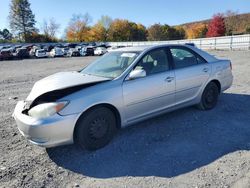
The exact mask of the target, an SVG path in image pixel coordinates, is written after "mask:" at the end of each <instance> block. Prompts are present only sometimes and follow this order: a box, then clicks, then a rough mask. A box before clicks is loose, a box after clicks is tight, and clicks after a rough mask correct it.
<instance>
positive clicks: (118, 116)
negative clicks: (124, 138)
mask: <svg viewBox="0 0 250 188" xmlns="http://www.w3.org/2000/svg"><path fill="white" fill-rule="evenodd" d="M97 107H106V108H108V109H110V110H111V111H112V112H113V113H114V115H115V118H116V127H117V129H120V128H121V115H120V112H119V111H118V110H117V108H116V107H115V106H113V105H112V104H109V103H100V104H95V105H93V106H91V107H89V108H88V109H87V110H85V111H84V112H82V113H81V114H80V116H79V117H78V118H77V121H76V123H75V126H74V132H73V139H74V140H75V130H76V129H77V123H78V121H79V119H80V118H81V117H82V116H84V115H85V114H86V113H87V112H89V111H90V110H93V109H95V108H97Z"/></svg>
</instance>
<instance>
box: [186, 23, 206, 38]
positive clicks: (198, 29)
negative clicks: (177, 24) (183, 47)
mask: <svg viewBox="0 0 250 188" xmlns="http://www.w3.org/2000/svg"><path fill="white" fill-rule="evenodd" d="M206 33H207V26H206V24H204V23H197V24H194V25H192V26H191V27H190V28H188V29H187V33H186V34H187V38H188V39H195V38H203V37H206Z"/></svg>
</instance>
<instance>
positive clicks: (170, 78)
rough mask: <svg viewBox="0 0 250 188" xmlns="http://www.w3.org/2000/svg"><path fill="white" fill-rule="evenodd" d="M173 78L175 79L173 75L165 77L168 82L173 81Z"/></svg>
mask: <svg viewBox="0 0 250 188" xmlns="http://www.w3.org/2000/svg"><path fill="white" fill-rule="evenodd" d="M173 80H174V77H172V76H168V77H167V78H166V79H165V81H166V82H172V81H173Z"/></svg>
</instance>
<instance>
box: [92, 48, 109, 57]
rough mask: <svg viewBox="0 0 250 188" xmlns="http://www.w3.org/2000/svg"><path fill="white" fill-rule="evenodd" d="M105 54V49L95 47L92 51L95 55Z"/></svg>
mask: <svg viewBox="0 0 250 188" xmlns="http://www.w3.org/2000/svg"><path fill="white" fill-rule="evenodd" d="M106 52H107V49H106V48H104V47H97V48H96V49H95V50H94V54H95V55H103V54H105V53H106Z"/></svg>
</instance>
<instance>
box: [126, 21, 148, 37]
mask: <svg viewBox="0 0 250 188" xmlns="http://www.w3.org/2000/svg"><path fill="white" fill-rule="evenodd" d="M129 25H130V41H145V40H147V30H146V27H145V26H144V25H142V24H140V23H138V24H137V23H134V22H129Z"/></svg>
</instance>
